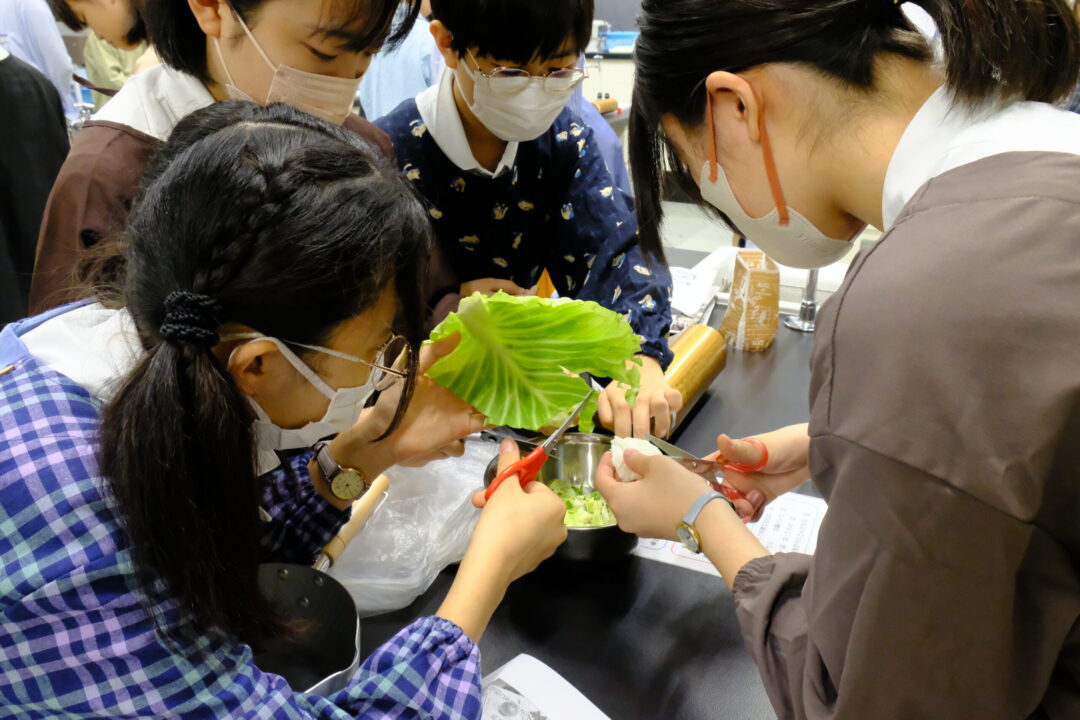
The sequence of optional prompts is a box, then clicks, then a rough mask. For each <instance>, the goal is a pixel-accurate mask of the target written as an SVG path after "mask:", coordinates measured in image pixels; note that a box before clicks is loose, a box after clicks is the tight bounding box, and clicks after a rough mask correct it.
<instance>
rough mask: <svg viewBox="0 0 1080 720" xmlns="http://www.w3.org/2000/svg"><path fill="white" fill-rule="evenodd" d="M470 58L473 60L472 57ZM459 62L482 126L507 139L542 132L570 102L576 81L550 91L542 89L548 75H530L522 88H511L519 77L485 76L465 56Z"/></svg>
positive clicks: (516, 139) (528, 137) (530, 137)
mask: <svg viewBox="0 0 1080 720" xmlns="http://www.w3.org/2000/svg"><path fill="white" fill-rule="evenodd" d="M469 56H470V58H471V57H472V53H470V54H469ZM472 60H473V62H476V59H475V58H472ZM461 65H462V68H463V69H464V70H465V72H466V73H467V74H468V76H469V77H470V78H472V81H473V102H472V104H471V105H469V109H470V110H472V112H473V115H475V116H476V119H477V120H479V121H480V122H482V123H483V124H484V127H486V128H487V129H488V130H490V131H491V132H493V133H494V134H495V136H496V137H497V138H499V139H500V140H505V141H506V142H528V141H529V140H535V139H536V138H538V137H540V136H541V135H543V134H544V133H545V132H546V131H547V129H548V128H550V127H551V126H552V124H554V122H555V118H557V117H559V113H561V112H562V111H563V108H564V107H566V103H568V102H570V98H571V97H572V96H573V94H574V88H576V87H577V85H578V84H579V83H574V84H572V85H569V87H567V88H566V89H561V88H560V89H558V90H555V91H551V92H549V90H548V89H545V84H546V83H547V78H543V77H535V76H533V77H530V78H528V80H527V85H525V87H524V88H523V89H521V90H514V89H513V88H516V87H518V86H520V85H521V83H522V79H521V78H500V77H486V76H483V75H482V74H481V73H480V72H479V71H478V70H473V69H472V68H470V67H469V64H468V63H467V62H465V60H464V59H463V60H462V62H461ZM477 67H479V65H478V66H477Z"/></svg>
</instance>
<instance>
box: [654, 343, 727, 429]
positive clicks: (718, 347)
mask: <svg viewBox="0 0 1080 720" xmlns="http://www.w3.org/2000/svg"><path fill="white" fill-rule="evenodd" d="M671 352H673V353H675V359H674V360H672V361H671V365H669V366H668V369H667V372H665V373H664V377H665V378H666V379H667V381H668V384H669V385H671V387H673V388H674V389H676V390H678V391H679V392H680V393H682V396H683V407H682V410H680V411H679V412H678V414H677V415H676V418H675V426H676V427H677V426H678V425H679V424H680V423H681V422H682V421H683V419H684V418H685V417H686V416H687V415H689V414H690V411H691V410H692V409H693V408H694V406H695V405H696V404H697V403H698V401H699V400H701V397H702V395H704V394H705V391H706V390H708V389H709V386H710V385H712V384H713V381H714V380H715V379H716V376H717V375H719V374H720V371H721V370H723V369H724V366H725V365H726V364H727V341H726V340H725V339H724V336H723V334H721V333H720V331H719V330H716V329H714V328H711V327H709V326H708V325H691V326H690V327H688V328H686V330H683V331H682V332H681V333H679V336H678V337H676V338H675V339H674V340H672V341H671Z"/></svg>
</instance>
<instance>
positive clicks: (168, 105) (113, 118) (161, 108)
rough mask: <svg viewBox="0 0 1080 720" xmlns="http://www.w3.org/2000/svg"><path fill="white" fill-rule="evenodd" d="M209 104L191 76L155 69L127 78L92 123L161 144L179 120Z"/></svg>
mask: <svg viewBox="0 0 1080 720" xmlns="http://www.w3.org/2000/svg"><path fill="white" fill-rule="evenodd" d="M213 102H214V97H213V95H211V94H210V91H209V90H207V89H206V86H205V85H203V84H202V81H201V80H199V79H198V78H196V77H195V76H193V75H188V74H187V73H184V72H180V71H179V70H174V69H173V68H171V67H169V66H167V65H155V66H153V67H151V68H147V69H146V70H143V71H142V72H140V73H137V74H136V75H133V76H131V77H130V78H128V80H127V82H125V83H124V86H123V87H122V88H120V92H118V93H117V94H116V97H114V98H113V99H112V100H110V101H109V102H108V104H107V105H105V107H103V108H102V109H101V110H99V111H98V112H96V113H94V117H93V119H94V120H106V121H109V122H114V123H119V124H120V125H126V126H128V127H130V128H134V129H135V130H138V131H139V132H141V133H144V134H146V135H149V136H150V137H153V138H157V139H158V140H161V141H162V142H164V141H165V140H168V138H169V135H170V134H171V133H172V131H173V128H174V127H176V123H178V122H180V120H181V119H182V118H184V117H185V116H187V115H189V114H191V113H193V112H195V111H196V110H201V109H202V108H204V107H206V106H208V105H211V104H213Z"/></svg>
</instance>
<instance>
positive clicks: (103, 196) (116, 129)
mask: <svg viewBox="0 0 1080 720" xmlns="http://www.w3.org/2000/svg"><path fill="white" fill-rule="evenodd" d="M345 127H346V128H348V129H349V130H352V131H353V132H355V133H356V134H357V135H360V136H361V137H362V138H364V139H365V140H367V141H368V142H371V143H373V144H374V145H375V146H377V147H378V148H379V150H380V151H381V152H382V153H383V155H385V156H386V157H387V158H389V159H390V160H393V159H394V148H393V145H392V144H391V142H390V138H389V136H387V134H386V133H384V132H383V131H382V130H380V129H379V128H377V127H375V126H374V125H372V124H371V123H370V122H368V121H367V120H365V119H363V118H361V117H359V116H358V115H350V116H349V117H348V118H346V120H345ZM159 145H160V142H159V141H158V140H157V139H156V138H154V137H152V136H150V135H147V134H145V133H143V132H140V131H139V130H136V129H134V128H132V127H129V126H127V125H122V124H120V123H116V122H108V121H101V120H92V121H90V122H88V123H87V124H86V126H85V127H84V128H83V129H82V130H81V131H80V132H79V133H78V134H77V135H76V136H75V141H74V142H73V143H72V145H71V152H70V153H69V154H68V157H67V160H65V161H64V164H63V166H62V167H61V168H60V174H59V175H58V176H57V178H56V183H55V185H53V189H52V192H51V193H50V194H49V200H48V203H47V205H46V206H45V216H44V219H43V220H42V223H41V233H40V236H39V237H38V246H37V257H36V260H35V263H34V277H33V280H32V281H31V285H30V314H32V315H34V314H37V313H40V312H43V311H45V310H48V309H49V308H53V307H56V306H57V305H63V304H64V303H66V302H71V301H73V300H77V299H79V297H80V293H79V291H78V289H77V288H76V283H75V271H76V268H77V267H78V262H79V258H80V256H81V253H82V251H83V250H85V249H86V248H89V247H91V246H93V245H95V244H96V243H98V242H99V241H100V240H101V239H102V238H107V237H111V236H112V235H114V234H115V233H117V232H119V231H120V230H122V229H123V227H124V224H125V223H126V222H127V215H128V211H129V210H130V209H131V199H132V197H134V195H135V191H136V189H137V188H138V185H139V179H140V178H141V177H142V173H143V169H144V168H145V167H146V163H147V162H148V161H149V160H150V157H151V156H152V155H153V153H154V151H155V150H156V149H157V148H158V147H159Z"/></svg>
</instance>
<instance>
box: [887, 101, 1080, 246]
mask: <svg viewBox="0 0 1080 720" xmlns="http://www.w3.org/2000/svg"><path fill="white" fill-rule="evenodd" d="M1032 151H1036V152H1039V151H1041V152H1064V153H1072V154H1076V155H1080V115H1077V114H1076V113H1071V112H1068V111H1066V110H1061V109H1060V108H1056V107H1054V106H1053V105H1048V104H1046V103H1038V102H1015V103H1011V104H1009V105H1006V106H1004V107H996V106H988V107H986V108H983V109H979V110H974V111H972V110H968V109H967V108H964V107H962V106H960V105H955V106H954V105H953V104H952V102H951V99H950V93H949V91H948V89H947V88H945V87H944V86H942V87H940V88H938V89H937V91H936V92H935V93H934V94H933V95H931V96H930V98H929V99H928V100H927V101H926V102H925V103H924V104H923V106H922V107H921V108H919V111H918V112H917V113H916V114H915V117H914V118H912V120H911V124H910V125H908V127H907V130H905V131H904V134H903V136H902V137H901V138H900V142H899V143H898V144H897V146H896V150H895V151H894V152H893V156H892V160H890V161H889V169H888V170H887V171H886V173H885V186H884V191H883V192H882V195H881V213H882V222H883V223H884V226H885V229H886V230H888V229H889V228H890V227H891V226H892V224H893V223H894V222H895V221H896V218H897V217H899V215H900V212H901V210H903V209H904V206H905V205H906V204H907V203H908V201H909V200H911V198H912V197H914V195H915V193H916V192H918V190H919V188H921V187H922V186H923V185H925V184H926V183H927V182H929V181H930V180H932V179H933V178H935V177H937V176H938V175H941V174H942V173H945V172H948V171H949V170H953V169H955V168H958V167H960V166H961V165H967V164H969V163H973V162H975V161H976V160H982V159H983V158H987V157H991V156H993V155H1000V154H1002V153H1007V152H1032Z"/></svg>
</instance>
